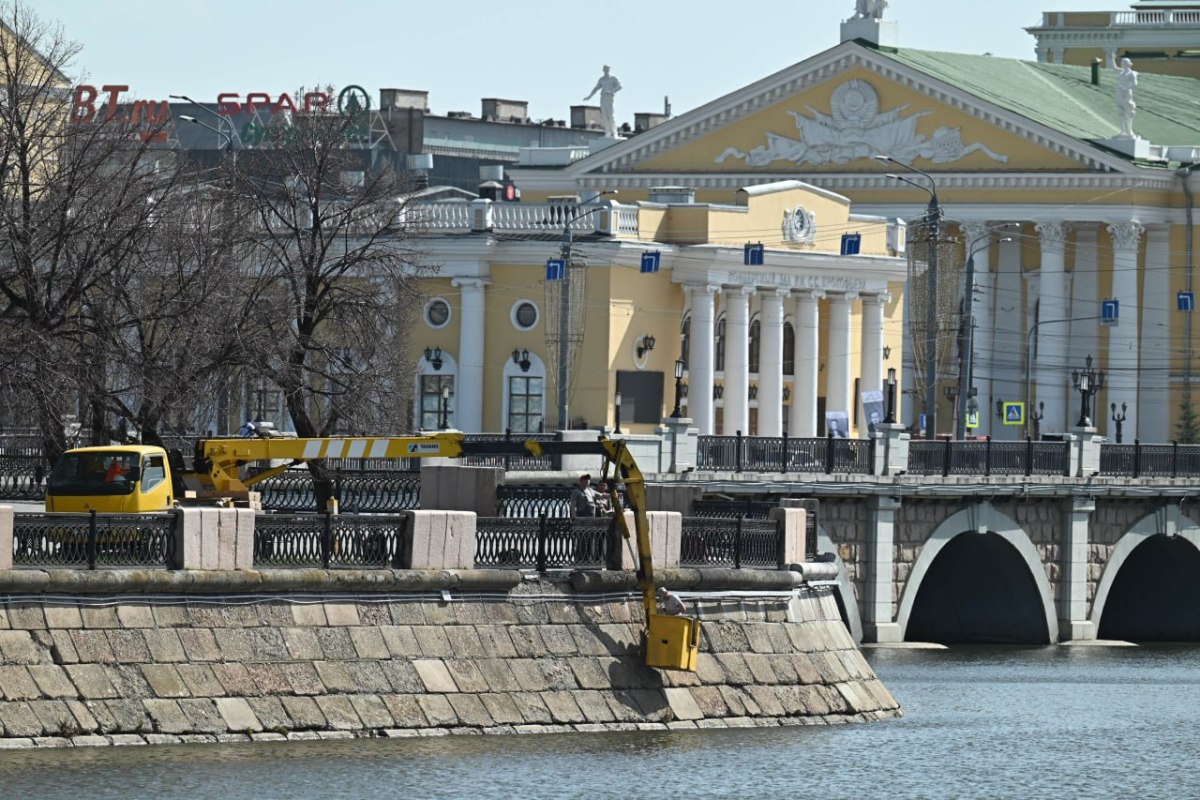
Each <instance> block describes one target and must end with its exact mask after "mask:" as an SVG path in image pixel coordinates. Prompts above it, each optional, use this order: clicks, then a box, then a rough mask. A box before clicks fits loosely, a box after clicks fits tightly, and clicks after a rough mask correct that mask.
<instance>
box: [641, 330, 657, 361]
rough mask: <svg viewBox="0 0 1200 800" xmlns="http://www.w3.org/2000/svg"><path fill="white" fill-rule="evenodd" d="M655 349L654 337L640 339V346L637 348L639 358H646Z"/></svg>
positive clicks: (647, 335)
mask: <svg viewBox="0 0 1200 800" xmlns="http://www.w3.org/2000/svg"><path fill="white" fill-rule="evenodd" d="M653 349H654V337H653V336H652V335H650V334H646V335H645V336H643V337H641V338H640V339H638V346H637V357H638V358H645V356H646V353H649V352H650V351H651V350H653Z"/></svg>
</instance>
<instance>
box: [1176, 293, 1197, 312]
mask: <svg viewBox="0 0 1200 800" xmlns="http://www.w3.org/2000/svg"><path fill="white" fill-rule="evenodd" d="M1175 308H1176V309H1177V310H1179V311H1189V312H1190V311H1194V310H1195V308H1196V293H1195V292H1179V293H1178V294H1176V295H1175Z"/></svg>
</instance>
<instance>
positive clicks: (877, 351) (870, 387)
mask: <svg viewBox="0 0 1200 800" xmlns="http://www.w3.org/2000/svg"><path fill="white" fill-rule="evenodd" d="M888 300H889V298H888V296H887V295H885V294H870V295H863V298H862V366H861V368H860V370H859V375H860V378H861V379H860V380H859V387H860V388H861V389H862V391H864V392H872V391H882V390H883V304H884V303H886V302H888ZM853 401H854V402H855V403H856V404H857V403H860V402H861V401H862V398H859V397H855V398H853Z"/></svg>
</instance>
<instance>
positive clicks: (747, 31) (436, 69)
mask: <svg viewBox="0 0 1200 800" xmlns="http://www.w3.org/2000/svg"><path fill="white" fill-rule="evenodd" d="M23 2H26V3H27V4H28V5H29V7H31V8H33V9H34V10H35V12H36V13H37V14H39V15H40V16H41V17H42V18H43V19H44V20H46V21H49V22H57V23H61V25H62V26H63V30H64V32H65V34H66V36H67V38H68V39H71V40H72V41H75V42H77V43H79V44H80V45H81V46H82V48H83V49H82V52H81V53H80V55H79V58H78V60H77V63H76V64H75V65H74V69H73V70H72V77H73V78H75V79H77V80H78V79H81V78H84V77H86V78H87V79H88V80H87V81H86V82H90V83H95V84H96V85H101V84H106V83H111V84H128V85H129V86H130V87H131V94H132V95H134V96H136V97H140V98H144V99H155V100H160V99H166V98H167V96H168V95H171V94H186V95H188V96H190V97H192V98H195V99H196V100H198V101H209V102H211V101H215V99H216V96H217V94H218V93H220V92H237V93H239V94H242V95H243V96H244V95H245V94H246V93H248V92H252V91H254V92H268V93H270V94H271V95H272V96H273V97H274V96H278V95H279V94H280V93H283V92H289V93H290V92H294V91H295V90H296V89H298V88H299V87H301V86H305V87H312V86H316V85H322V86H323V85H326V84H329V85H333V86H335V87H342V86H346V85H349V84H358V85H360V86H363V87H364V88H366V89H367V90H368V91H369V92H370V93H371V95H372V96H373V98H375V99H376V100H377V99H378V90H379V89H381V88H399V89H420V90H425V91H428V92H429V107H430V110H431V112H432V113H435V114H445V113H447V112H449V111H469V112H471V113H472V114H474V115H478V114H479V113H480V99H481V98H484V97H498V98H504V99H510V100H526V101H528V102H529V115H530V117H531V118H533V119H535V120H541V119H546V118H556V119H568V118H569V115H570V107H571V106H572V105H579V104H582V103H583V98H584V96H585V95H587V94H588V93H589V92H590V91H591V89H592V87H593V86H594V85H595V83H596V79H597V78H598V77H600V74H601V67H602V66H603V65H604V64H609V65H611V67H612V74H613V75H615V76H617V78H618V79H619V80H620V81H621V84H622V87H623V88H622V91H621V92H620V93H619V94H618V95H617V96H616V116H617V119H618V122H620V121H626V120H631V119H632V117H633V114H634V113H635V112H661V111H662V109H663V102H664V97H669V98H670V103H671V110H672V113H674V114H676V115H677V114H681V113H683V112H684V111H687V110H689V109H692V108H695V107H697V106H699V105H703V104H704V103H706V102H708V101H710V100H714V99H716V98H718V97H720V96H721V95H723V94H726V93H728V92H732V91H735V90H737V89H739V88H741V87H743V86H745V85H747V84H749V83H752V82H754V81H756V80H759V79H761V78H764V77H766V76H768V75H770V74H772V73H774V72H776V71H778V70H781V69H784V68H785V67H788V66H791V65H792V64H795V63H797V62H799V61H803V60H804V59H806V58H808V57H809V56H812V55H814V54H816V53H819V52H821V51H822V50H826V49H828V48H830V47H833V46H834V45H836V44H837V43H838V41H839V23H840V21H841V20H842V19H845V18H847V17H849V16H851V15H852V14H853V11H854V6H855V3H854V0H786V1H785V0H751V1H750V2H748V3H746V5H744V6H742V5H739V4H737V3H728V2H717V1H716V0H689V2H686V3H684V2H679V0H605V2H570V1H569V0H507V2H482V0H452V1H450V2H447V1H446V0H441V1H440V2H436V1H431V0H419V1H416V2H414V0H386V1H385V0H340V2H333V3H331V2H329V1H328V0H321V1H320V2H318V0H257V1H256V2H247V1H246V0H23ZM1131 2H1132V0H1123V1H1122V0H1115V2H1114V1H1113V0H1109V2H1108V3H1105V2H1104V0H1001V2H983V0H891V4H890V6H889V7H888V9H887V11H886V13H885V18H888V19H894V20H896V21H897V22H898V24H899V38H900V45H901V46H902V47H913V48H919V49H924V50H948V51H953V52H962V53H991V54H993V55H996V56H1006V57H1011V58H1024V59H1030V60H1032V59H1033V58H1034V55H1033V45H1034V39H1033V37H1032V36H1030V35H1029V34H1028V33H1026V32H1025V31H1024V28H1025V27H1027V26H1031V25H1036V24H1038V23H1039V22H1040V21H1041V15H1042V12H1043V11H1088V10H1093V11H1096V10H1102V11H1119V10H1125V9H1127V8H1129V6H1130V4H1131ZM739 9H740V10H739ZM598 97H599V95H597V98H598ZM592 103H593V104H594V103H598V100H596V99H593V100H592Z"/></svg>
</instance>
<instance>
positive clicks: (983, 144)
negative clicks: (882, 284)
mask: <svg viewBox="0 0 1200 800" xmlns="http://www.w3.org/2000/svg"><path fill="white" fill-rule="evenodd" d="M925 55H930V54H925ZM932 55H937V54H932ZM971 58H975V59H982V57H971ZM910 60H915V59H910ZM996 61H997V63H998V64H999V63H1001V62H1002V63H1003V64H1004V66H1006V67H1007V68H1009V69H1022V68H1023V67H1022V66H1021V65H1024V62H1013V61H1011V60H1007V59H997V60H996ZM1014 65H1017V66H1014ZM984 66H985V67H986V64H984ZM1031 70H1032V68H1030V69H1026V70H1025V71H1026V72H1031V74H1030V76H1029V80H1030V81H1037V80H1040V79H1042V77H1043V76H1041V75H1039V74H1036V73H1034V72H1032V71H1031ZM1046 80H1047V81H1049V80H1050V79H1048V78H1047V79H1046ZM1047 86H1048V87H1049V88H1048V89H1047V92H1048V93H1049V92H1053V91H1057V90H1058V89H1060V88H1061V87H1059V86H1057V85H1052V84H1051V83H1047ZM1070 88H1071V91H1077V89H1078V87H1075V86H1072V87H1070ZM986 94H987V93H986V92H983V91H980V92H971V91H968V90H967V89H964V88H963V87H961V86H958V85H953V84H951V83H948V82H947V81H944V80H941V79H939V78H938V77H935V76H931V75H930V74H928V73H927V72H926V71H923V70H921V69H918V68H917V67H916V66H914V65H913V64H912V63H908V62H907V61H906V60H904V59H901V58H900V57H899V56H897V55H896V54H889V53H886V52H880V51H876V50H873V49H870V48H867V47H863V46H862V45H859V44H856V43H853V42H847V43H843V44H841V45H839V46H837V47H835V48H832V49H831V50H827V51H825V52H824V53H820V54H818V55H816V56H813V57H812V58H810V59H808V60H806V61H803V62H801V63H799V64H796V65H794V66H792V67H789V68H788V69H785V70H782V71H781V72H778V73H776V74H774V75H772V76H770V77H768V78H765V79H763V80H761V81H758V82H757V83H754V84H751V85H750V86H747V87H745V88H744V89H741V90H739V91H737V92H734V93H732V94H729V95H726V96H724V97H722V98H719V99H717V100H714V101H713V102H711V103H708V104H706V105H704V106H701V107H700V108H697V109H695V110H693V111H691V112H688V113H686V114H684V115H682V116H680V117H677V118H675V119H672V120H670V121H668V122H666V123H664V124H662V125H660V126H658V127H656V128H653V129H651V130H650V131H647V132H645V133H642V134H640V135H638V136H636V137H634V138H632V139H630V140H627V141H625V142H623V143H621V144H619V145H615V146H612V147H609V148H607V149H605V150H603V151H601V152H598V153H596V154H594V155H592V156H589V157H588V158H586V159H583V160H581V161H579V162H576V163H575V164H573V165H571V166H570V167H568V168H567V170H566V171H565V172H566V173H567V174H569V175H571V176H573V177H575V178H580V179H583V178H585V177H586V176H595V177H598V176H600V175H603V174H606V173H607V174H612V173H618V174H624V175H630V174H636V173H646V174H660V175H661V174H671V173H676V174H678V173H684V172H686V173H693V174H695V173H702V174H713V173H717V174H720V173H737V174H742V175H745V174H753V173H756V172H761V173H777V172H787V173H789V174H796V173H797V171H802V172H803V174H819V173H837V174H845V173H848V172H851V173H852V172H859V171H861V172H871V173H878V172H879V171H880V168H879V165H878V164H877V163H876V162H875V161H874V160H873V156H874V155H876V154H880V153H881V154H886V155H891V156H892V157H893V158H897V159H899V160H901V161H906V162H908V163H913V164H915V165H916V166H918V167H920V168H922V169H928V170H938V171H953V172H976V173H978V172H984V173H997V172H1000V173H1002V172H1019V173H1026V172H1030V171H1033V170H1056V171H1063V172H1080V171H1086V172H1114V171H1123V172H1128V171H1133V170H1135V167H1134V166H1133V165H1132V164H1131V163H1130V162H1129V161H1128V159H1124V158H1122V157H1121V156H1120V155H1119V154H1115V153H1112V152H1110V151H1107V150H1105V149H1103V148H1101V147H1097V146H1095V145H1093V144H1092V143H1091V142H1090V141H1088V140H1087V138H1082V137H1079V138H1077V137H1073V136H1070V135H1068V134H1066V133H1064V132H1063V130H1061V127H1062V126H1059V127H1058V128H1056V127H1055V126H1054V125H1052V124H1047V123H1046V122H1044V121H1040V120H1038V119H1033V118H1029V117H1026V116H1023V115H1022V114H1020V113H1017V112H1016V111H1014V110H1012V108H1009V107H1005V106H1004V105H1003V104H1000V103H995V102H992V101H991V100H990V99H989V98H988V97H987V96H986ZM1043 99H1044V98H1043ZM1010 105H1011V104H1010ZM1109 105H1111V102H1110V103H1109ZM1084 108H1085V110H1084V111H1083V112H1081V113H1080V116H1081V117H1084V116H1086V119H1082V118H1081V122H1082V123H1083V124H1081V125H1080V130H1081V132H1082V133H1083V134H1084V135H1087V134H1094V133H1095V132H1096V131H1102V132H1103V131H1109V130H1110V129H1111V132H1112V133H1115V131H1116V119H1115V112H1113V113H1112V115H1111V116H1112V119H1111V120H1110V119H1107V118H1106V117H1105V115H1104V113H1103V111H1102V110H1101V109H1100V108H1099V107H1097V108H1095V109H1090V108H1089V107H1087V106H1084ZM1112 133H1110V134H1109V135H1112ZM1095 138H1101V137H1095Z"/></svg>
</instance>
